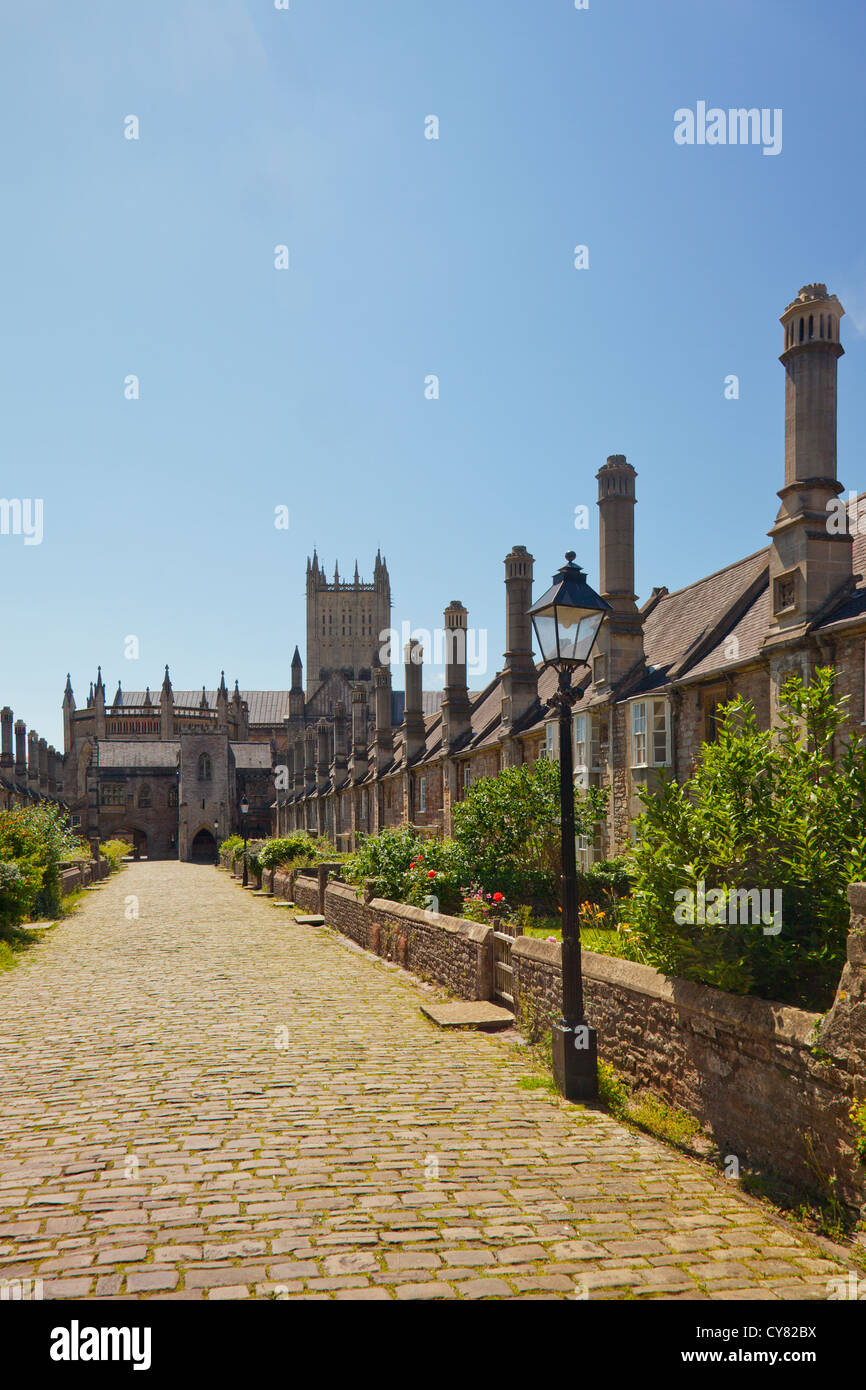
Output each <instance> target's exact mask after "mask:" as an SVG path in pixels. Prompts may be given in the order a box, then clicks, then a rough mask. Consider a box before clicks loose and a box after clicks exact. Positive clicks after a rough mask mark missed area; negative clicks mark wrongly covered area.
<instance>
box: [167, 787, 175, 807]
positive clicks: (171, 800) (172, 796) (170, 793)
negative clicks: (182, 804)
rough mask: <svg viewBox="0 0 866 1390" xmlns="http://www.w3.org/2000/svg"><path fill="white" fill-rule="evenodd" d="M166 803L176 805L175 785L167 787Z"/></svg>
mask: <svg viewBox="0 0 866 1390" xmlns="http://www.w3.org/2000/svg"><path fill="white" fill-rule="evenodd" d="M168 804H169V806H176V805H177V787H169V789H168Z"/></svg>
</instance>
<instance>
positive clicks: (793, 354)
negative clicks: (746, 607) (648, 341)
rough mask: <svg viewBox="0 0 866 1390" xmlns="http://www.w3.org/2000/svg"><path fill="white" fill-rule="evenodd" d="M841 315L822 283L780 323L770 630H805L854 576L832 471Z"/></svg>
mask: <svg viewBox="0 0 866 1390" xmlns="http://www.w3.org/2000/svg"><path fill="white" fill-rule="evenodd" d="M844 313H845V310H844V309H843V308H842V305H841V304H840V303H839V300H838V299H837V298H836V296H835V295H831V294H828V292H827V286H826V285H821V284H815V285H804V286H803V288H802V289H801V290H800V293H799V294H798V295H797V298H796V299H795V300H793V301H792V302H791V303H790V304H789V305H788V307H787V308H786V310H785V312H784V314H783V315H782V317H781V319H780V322H781V324H782V327H783V329H784V351H783V353H782V355H781V357H780V358H779V361H780V362H781V363H782V365H783V366H784V368H785V484H784V487H782V488H781V490H780V492H779V498H780V500H781V503H782V505H781V507H780V508H779V513H778V516H777V517H776V521H775V523H774V525H773V526H772V528H771V530H770V532H769V536H770V539H771V541H772V544H771V547H770V611H771V620H770V621H771V631H770V635H769V637H768V638H767V642H768V643H770V644H772V643H773V642H774V641H776V642H778V641H782V640H784V639H785V638H786V637H789V636H791V635H794V634H796V633H798V632H799V631H800V630H801V629H803V628H804V627H806V626H807V625H808V624H809V622H810V620H811V619H812V618H814V617H815V615H816V614H817V613H818V612H819V610H820V609H821V608H823V607H824V606H825V605H826V604H827V602H828V600H829V599H831V598H832V597H833V596H834V595H836V594H839V595H840V597H841V594H842V593H844V591H845V588H846V586H848V585H850V583H851V579H852V548H853V539H852V535H851V531H850V528H849V526H848V518H847V512H846V509H845V503H844V502H843V501H842V500H841V499H840V500H838V501H837V498H839V494H840V493H841V492H842V490H843V488H842V484H841V483H840V482H839V481H838V478H837V473H836V378H837V363H838V361H839V358H840V357H841V356H842V354H843V351H844V349H843V347H842V344H841V342H840V341H839V339H840V331H839V329H840V322H841V319H842V315H843V314H844Z"/></svg>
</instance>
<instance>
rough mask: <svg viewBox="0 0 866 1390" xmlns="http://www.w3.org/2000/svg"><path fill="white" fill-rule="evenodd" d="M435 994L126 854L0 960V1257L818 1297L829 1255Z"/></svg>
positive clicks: (219, 888)
mask: <svg viewBox="0 0 866 1390" xmlns="http://www.w3.org/2000/svg"><path fill="white" fill-rule="evenodd" d="M133 894H134V895H135V897H136V898H137V899H138V911H139V916H138V917H137V918H136V919H134V920H132V921H130V920H127V917H126V915H125V911H124V908H125V906H126V903H127V899H128V897H129V895H133ZM430 998H431V990H430V988H429V987H427V986H424V985H423V984H422V983H421V982H420V981H417V980H415V979H414V978H413V977H412V976H410V975H407V974H405V973H403V972H400V971H398V970H396V969H394V968H393V967H390V968H389V967H387V966H385V965H384V964H383V963H382V962H381V961H379V960H378V959H377V958H375V957H373V956H369V957H368V956H367V955H365V954H364V953H361V952H357V951H352V952H351V953H350V951H349V949H348V948H347V946H346V944H345V943H344V941H343V940H342V939H341V938H339V937H337V936H336V935H335V934H334V933H332V932H331V931H329V930H328V929H327V928H321V927H311V926H298V925H296V924H295V923H294V922H293V921H292V920H291V918H290V917H289V915H288V914H287V913H285V912H275V911H274V909H273V907H272V906H271V905H270V903H269V901H268V900H267V899H261V898H259V899H256V898H252V897H251V895H249V894H242V893H241V892H240V891H239V889H238V887H237V885H236V884H235V883H234V882H232V881H231V880H230V879H229V878H228V876H227V875H225V874H223V873H219V872H217V871H216V870H215V869H213V868H210V867H203V866H197V865H189V864H175V863H154V864H148V863H141V864H135V865H131V866H129V867H128V868H127V869H125V870H124V871H123V872H122V873H121V874H119V875H117V876H115V877H113V878H111V879H109V880H108V881H107V882H106V883H105V884H104V885H103V886H102V887H101V888H100V889H99V891H98V892H95V893H92V894H88V895H87V898H86V901H85V902H84V904H83V906H82V908H81V910H80V911H79V912H78V913H76V914H75V916H73V917H71V918H69V919H67V920H66V921H64V922H61V923H60V924H59V925H58V926H57V927H55V928H54V929H53V931H51V932H50V933H48V935H47V936H46V937H45V939H44V940H43V941H42V942H41V943H40V944H39V945H38V946H35V947H33V948H32V950H31V951H29V952H28V953H27V954H26V955H25V956H24V957H23V959H22V962H21V964H19V965H18V966H17V968H16V969H15V970H13V971H11V972H9V973H8V974H7V975H4V976H2V977H0V1019H2V1023H0V1046H2V1049H3V1053H4V1060H5V1061H7V1065H5V1066H3V1067H2V1068H0V1114H2V1116H3V1120H2V1136H0V1137H2V1143H0V1242H2V1245H0V1271H3V1274H4V1277H19V1278H28V1277H32V1278H42V1279H43V1281H44V1295H45V1297H46V1298H52V1299H65V1298H77V1297H96V1298H100V1299H110V1298H129V1297H134V1298H155V1299H190V1298H192V1299H196V1298H209V1299H240V1298H297V1299H318V1300H322V1299H339V1300H342V1299H359V1300H368V1299H372V1300H376V1301H379V1300H384V1299H387V1300H391V1299H393V1298H396V1299H398V1300H400V1301H404V1300H425V1299H433V1298H435V1299H441V1298H446V1299H457V1298H475V1299H484V1298H495V1299H499V1298H525V1297H541V1298H544V1297H556V1298H574V1297H576V1296H580V1290H581V1289H582V1290H583V1291H584V1293H585V1292H587V1291H588V1293H589V1297H590V1298H594V1297H598V1298H605V1299H607V1298H617V1297H625V1296H634V1297H637V1298H644V1297H646V1298H650V1297H652V1298H657V1297H671V1298H679V1297H695V1298H703V1297H707V1296H709V1297H710V1298H713V1299H716V1298H725V1297H727V1298H731V1299H737V1300H739V1299H749V1298H753V1297H764V1298H770V1299H773V1298H782V1299H800V1298H813V1299H814V1298H825V1297H826V1296H827V1280H828V1279H829V1278H832V1277H833V1276H834V1275H837V1276H838V1274H840V1273H842V1272H843V1267H842V1265H836V1264H835V1263H834V1262H833V1261H832V1260H830V1259H828V1258H827V1257H826V1255H825V1253H824V1251H823V1250H820V1249H817V1248H816V1247H815V1246H814V1245H813V1244H811V1243H810V1242H809V1241H808V1240H807V1239H806V1238H805V1237H800V1236H799V1235H798V1234H797V1233H795V1232H793V1231H789V1230H787V1229H784V1228H781V1227H780V1226H778V1225H777V1224H776V1223H774V1222H772V1221H771V1220H769V1219H768V1218H767V1217H765V1216H764V1215H763V1213H762V1212H761V1211H760V1210H759V1209H757V1208H756V1207H755V1206H754V1205H753V1204H751V1203H749V1202H747V1201H746V1200H745V1199H743V1198H742V1197H741V1196H740V1195H739V1194H738V1193H737V1192H736V1190H732V1191H730V1192H728V1191H724V1190H721V1189H720V1188H719V1187H718V1186H717V1185H716V1184H715V1183H713V1182H710V1181H709V1180H708V1179H707V1177H706V1176H705V1174H704V1173H703V1172H702V1170H701V1168H700V1167H699V1166H698V1164H697V1163H696V1162H694V1161H692V1160H690V1159H688V1158H685V1157H683V1156H680V1155H679V1154H676V1153H673V1152H672V1151H670V1150H668V1149H666V1148H665V1147H664V1146H662V1145H660V1144H657V1143H656V1142H655V1141H653V1140H651V1139H649V1138H646V1137H643V1136H640V1135H635V1134H632V1133H630V1132H628V1131H626V1130H624V1129H623V1128H622V1127H621V1126H620V1125H619V1124H617V1123H616V1121H614V1120H613V1119H612V1118H610V1117H609V1116H607V1115H604V1114H603V1113H601V1112H600V1111H594V1110H582V1109H580V1108H578V1107H573V1106H568V1105H565V1104H564V1103H563V1102H560V1101H558V1100H557V1099H556V1098H555V1097H552V1096H551V1095H550V1094H549V1093H548V1092H547V1091H537V1090H524V1089H522V1088H521V1087H520V1086H519V1085H518V1082H519V1081H520V1080H521V1079H523V1078H525V1077H527V1076H528V1075H530V1074H531V1070H530V1064H529V1062H528V1060H527V1059H526V1058H525V1057H524V1056H523V1055H522V1053H521V1051H520V1050H519V1049H517V1048H515V1047H514V1046H513V1045H512V1043H511V1042H510V1041H509V1040H508V1039H507V1038H502V1037H497V1036H493V1035H487V1034H480V1033H471V1032H449V1033H446V1032H441V1033H440V1032H439V1031H438V1030H437V1029H435V1028H434V1027H433V1026H432V1025H431V1024H430V1023H429V1022H428V1021H427V1020H426V1019H425V1018H423V1017H422V1015H421V1013H420V1008H419V1005H420V1004H421V1003H422V1002H424V1001H425V1000H429V999H430ZM281 1030H284V1031H281ZM8 1059H12V1061H14V1065H9V1064H8ZM433 1159H435V1160H436V1167H435V1168H434V1170H433V1171H438V1177H437V1178H431V1177H430V1176H429V1174H430V1172H431V1161H432V1160H433ZM13 1271H14V1275H13Z"/></svg>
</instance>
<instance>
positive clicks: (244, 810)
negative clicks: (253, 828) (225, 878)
mask: <svg viewBox="0 0 866 1390" xmlns="http://www.w3.org/2000/svg"><path fill="white" fill-rule="evenodd" d="M249 809H250V803H249V801H248V800H247V794H246V792H242V793H241V823H242V824H243V827H244V878H243V887H244V888H246V886H247V884H248V883H249V873H248V870H247V812H248V811H249Z"/></svg>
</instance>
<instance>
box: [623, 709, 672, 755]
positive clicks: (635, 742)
mask: <svg viewBox="0 0 866 1390" xmlns="http://www.w3.org/2000/svg"><path fill="white" fill-rule="evenodd" d="M670 760H671V719H670V706H669V705H668V702H667V700H636V701H635V703H634V704H633V705H632V707H631V765H632V767H666V766H667V765H668V764H669V763H670Z"/></svg>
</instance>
